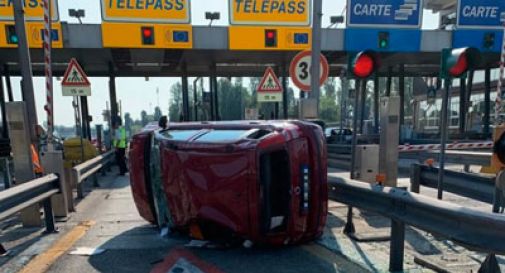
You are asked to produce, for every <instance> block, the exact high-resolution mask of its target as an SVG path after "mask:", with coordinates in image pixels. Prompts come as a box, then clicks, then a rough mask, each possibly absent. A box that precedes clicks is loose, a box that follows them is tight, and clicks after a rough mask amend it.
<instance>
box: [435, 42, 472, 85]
mask: <svg viewBox="0 0 505 273" xmlns="http://www.w3.org/2000/svg"><path fill="white" fill-rule="evenodd" d="M478 62H479V51H478V50H477V49H475V48H472V47H464V48H456V49H444V50H443V51H442V64H441V71H440V76H441V78H442V79H452V78H462V77H465V76H466V73H467V72H468V71H469V70H474V69H475V67H476V66H477V64H478Z"/></svg>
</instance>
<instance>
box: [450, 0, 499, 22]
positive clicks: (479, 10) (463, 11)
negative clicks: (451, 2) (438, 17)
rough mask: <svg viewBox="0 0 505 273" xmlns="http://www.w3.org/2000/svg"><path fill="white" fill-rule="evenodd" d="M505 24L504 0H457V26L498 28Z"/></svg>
mask: <svg viewBox="0 0 505 273" xmlns="http://www.w3.org/2000/svg"><path fill="white" fill-rule="evenodd" d="M503 24H505V1H504V0H459V1H458V26H459V27H461V28H499V27H502V26H503Z"/></svg>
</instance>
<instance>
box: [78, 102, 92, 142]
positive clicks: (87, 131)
mask: <svg viewBox="0 0 505 273" xmlns="http://www.w3.org/2000/svg"><path fill="white" fill-rule="evenodd" d="M80 98H81V117H82V132H83V138H87V139H88V140H91V127H90V126H91V125H90V121H89V107H88V97H86V96H81V97H80Z"/></svg>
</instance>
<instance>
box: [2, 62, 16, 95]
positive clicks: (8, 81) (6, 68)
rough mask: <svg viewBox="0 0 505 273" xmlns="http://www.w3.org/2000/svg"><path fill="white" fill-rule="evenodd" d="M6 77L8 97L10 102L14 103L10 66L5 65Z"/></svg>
mask: <svg viewBox="0 0 505 273" xmlns="http://www.w3.org/2000/svg"><path fill="white" fill-rule="evenodd" d="M4 75H5V85H6V87H7V97H8V98H9V102H13V101H14V94H13V93H12V84H11V76H10V72H9V66H8V65H4Z"/></svg>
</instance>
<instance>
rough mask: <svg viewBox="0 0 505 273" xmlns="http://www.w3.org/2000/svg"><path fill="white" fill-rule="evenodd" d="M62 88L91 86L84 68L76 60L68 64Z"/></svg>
mask: <svg viewBox="0 0 505 273" xmlns="http://www.w3.org/2000/svg"><path fill="white" fill-rule="evenodd" d="M61 85H62V86H90V85H91V84H90V82H89V80H88V76H86V73H84V70H82V67H81V66H80V65H79V63H78V62H77V60H76V59H75V58H72V59H71V60H70V63H69V64H68V67H67V70H66V71H65V75H64V76H63V80H62V81H61Z"/></svg>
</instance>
